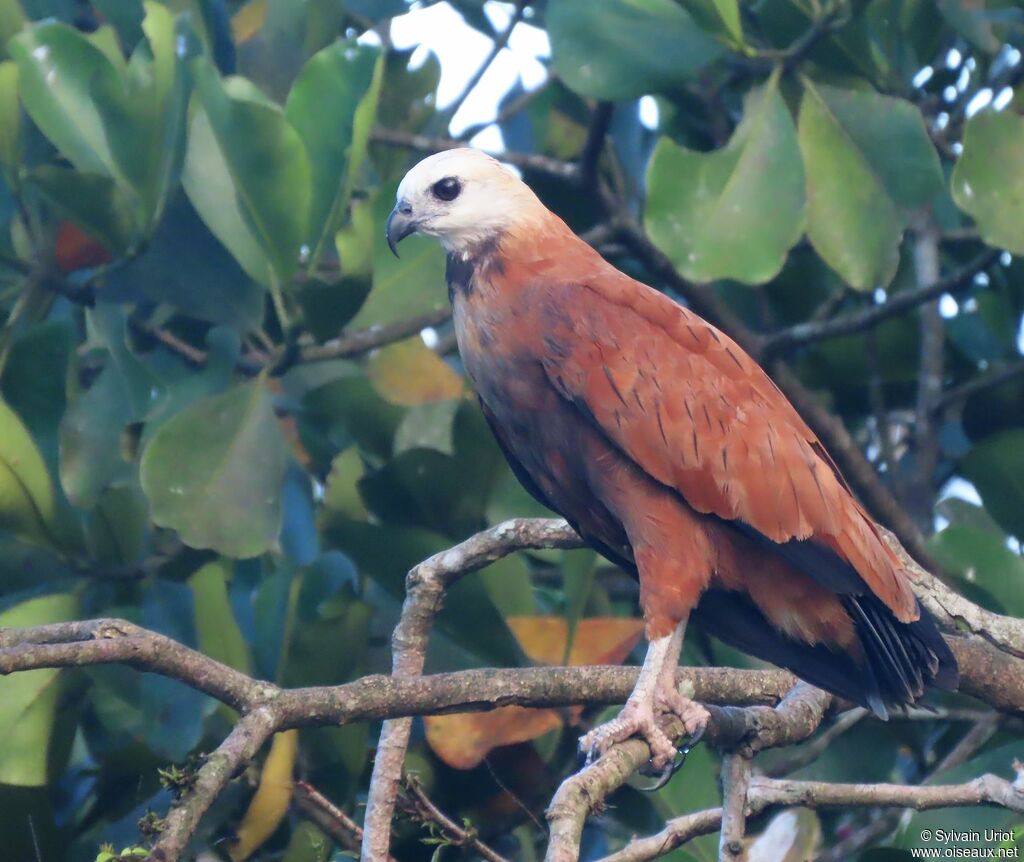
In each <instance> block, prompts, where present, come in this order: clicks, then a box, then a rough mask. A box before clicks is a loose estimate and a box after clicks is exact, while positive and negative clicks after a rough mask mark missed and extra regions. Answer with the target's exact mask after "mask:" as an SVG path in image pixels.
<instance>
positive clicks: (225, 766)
mask: <svg viewBox="0 0 1024 862" xmlns="http://www.w3.org/2000/svg"><path fill="white" fill-rule="evenodd" d="M274 725H275V716H274V713H273V711H272V710H271V709H269V708H267V707H259V708H258V709H256V710H254V711H253V712H250V713H248V714H247V715H244V716H242V718H240V719H239V721H238V723H237V724H236V725H235V726H234V728H233V729H232V731H231V733H229V734H228V736H227V737H226V738H225V740H224V741H223V742H222V743H221V744H220V745H219V746H217V750H216V751H214V752H213V753H212V754H210V755H209V756H208V757H207V758H206V762H205V763H203V765H202V767H201V768H200V769H199V771H198V772H197V773H196V778H195V783H194V784H193V785H192V788H191V789H190V790H189V792H188V793H187V794H185V795H184V796H183V797H182V798H181V800H180V801H179V802H178V803H177V804H176V805H174V806H173V807H172V808H171V810H170V811H169V812H168V814H167V817H166V819H165V820H164V828H163V830H162V831H161V832H160V838H159V840H158V841H157V843H156V844H155V845H154V847H153V849H152V850H151V851H150V853H149V857H148V858H149V859H150V860H152V862H176V860H177V859H178V858H179V857H180V855H181V853H182V851H183V850H184V849H185V846H186V845H187V844H188V841H189V839H190V838H191V837H192V834H193V833H194V832H195V830H196V827H197V826H198V825H199V819H200V818H201V817H202V816H203V814H205V813H206V810H207V809H208V808H209V807H210V805H212V804H213V800H214V799H216V798H217V796H219V795H220V792H221V791H222V790H223V789H224V787H225V786H226V785H227V783H228V781H230V780H231V778H232V777H233V776H234V775H235V774H237V772H238V771H239V770H240V769H241V768H242V767H243V766H244V765H245V764H246V763H248V762H249V761H250V760H252V759H253V758H254V757H255V756H256V752H258V751H259V750H260V747H261V746H262V745H263V743H264V742H266V741H267V740H268V739H269V738H270V736H271V735H272V734H273V732H274Z"/></svg>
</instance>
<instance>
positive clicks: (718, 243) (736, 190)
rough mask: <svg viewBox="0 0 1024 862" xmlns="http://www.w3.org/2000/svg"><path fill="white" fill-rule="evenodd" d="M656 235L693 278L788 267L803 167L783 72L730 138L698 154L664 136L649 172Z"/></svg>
mask: <svg viewBox="0 0 1024 862" xmlns="http://www.w3.org/2000/svg"><path fill="white" fill-rule="evenodd" d="M647 188H648V189H649V192H648V199H647V208H646V210H645V213H644V219H645V224H646V225H647V229H648V231H649V232H650V236H651V239H652V240H653V241H654V243H655V244H656V245H657V246H658V247H659V248H661V250H662V251H664V252H665V253H666V254H667V255H668V256H669V258H671V260H672V262H673V263H674V264H675V266H676V268H677V269H678V270H679V271H680V272H681V273H682V274H683V275H684V276H686V277H687V278H689V279H692V280H694V281H713V280H715V279H720V278H734V279H737V280H739V281H744V282H747V283H750V284H758V283H761V282H765V281H768V280H770V279H771V278H773V277H774V276H775V275H777V274H778V272H779V270H781V269H782V265H783V263H785V260H786V253H787V252H788V251H789V249H790V247H791V246H792V245H793V244H794V243H795V242H796V241H797V240H798V239H799V237H800V235H801V233H802V232H803V223H804V174H803V164H802V162H801V160H800V150H799V147H798V145H797V137H796V129H795V128H794V127H793V121H792V119H791V118H790V115H789V110H788V109H787V108H786V103H785V102H784V101H783V99H782V96H781V95H780V94H779V88H778V76H777V75H774V76H772V78H771V79H770V80H769V81H768V83H767V84H766V85H765V86H764V87H763V88H760V89H758V90H755V91H752V92H751V94H750V95H749V96H748V97H747V100H746V103H745V109H744V112H743V121H742V122H741V123H740V125H739V126H738V127H737V129H736V132H735V134H734V135H733V137H732V139H731V140H730V141H729V144H728V145H727V146H726V147H724V148H723V149H721V150H718V151H716V152H713V153H698V152H693V151H692V150H686V149H684V148H682V147H679V146H677V145H676V144H674V143H673V142H672V141H671V140H669V139H668V138H662V139H661V140H660V141H659V143H658V146H657V148H656V149H655V151H654V157H653V158H652V160H651V166H650V169H649V171H648V178H647Z"/></svg>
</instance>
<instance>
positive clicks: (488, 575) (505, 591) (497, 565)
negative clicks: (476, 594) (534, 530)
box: [476, 554, 537, 617]
mask: <svg viewBox="0 0 1024 862" xmlns="http://www.w3.org/2000/svg"><path fill="white" fill-rule="evenodd" d="M476 577H478V578H480V581H481V582H482V583H483V585H484V589H485V590H487V595H488V596H489V597H490V599H491V601H492V602H493V603H494V606H495V607H496V608H497V609H498V610H499V611H500V612H501V615H502V616H503V617H523V616H531V615H532V614H535V613H536V612H537V605H536V603H535V602H534V599H533V584H532V582H531V581H530V570H529V567H528V566H527V565H526V558H525V557H524V556H523V555H522V554H512V555H510V556H508V557H504V558H503V559H500V560H498V561H497V562H494V563H491V564H490V565H489V566H485V567H484V568H483V569H481V570H480V571H479V572H478V573H477V575H476Z"/></svg>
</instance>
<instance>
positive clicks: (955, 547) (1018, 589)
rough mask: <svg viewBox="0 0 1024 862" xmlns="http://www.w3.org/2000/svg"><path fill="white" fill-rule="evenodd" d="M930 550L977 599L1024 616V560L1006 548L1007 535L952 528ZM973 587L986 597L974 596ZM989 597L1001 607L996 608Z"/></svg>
mask: <svg viewBox="0 0 1024 862" xmlns="http://www.w3.org/2000/svg"><path fill="white" fill-rule="evenodd" d="M928 550H929V552H930V553H931V554H932V555H933V556H934V557H935V559H936V560H937V561H938V563H939V565H940V566H942V568H943V570H944V571H947V572H949V573H951V574H954V575H957V576H958V577H960V578H961V579H962V581H963V582H964V588H965V590H964V591H965V592H966V593H967V594H968V595H970V596H971V597H972V599H973V600H975V601H979V602H980V603H981V604H983V605H988V606H989V607H990V610H994V611H997V612H999V613H1006V614H1010V615H1012V616H1018V617H1019V616H1024V559H1022V558H1021V557H1020V556H1019V555H1018V554H1015V553H1014V552H1013V551H1011V550H1010V549H1009V548H1008V547H1007V546H1006V537H1005V536H994V535H992V534H991V533H989V532H986V531H984V530H981V529H978V528H977V527H970V526H961V525H951V526H949V527H946V529H944V530H943V531H942V532H940V533H936V534H935V535H934V536H933V537H932V538H931V540H930V541H929V543H928ZM973 587H980V588H981V590H983V591H984V594H983V595H980V596H979V595H977V594H975V593H973V592H972V588H973ZM987 597H991V598H992V599H994V600H995V601H996V603H997V605H996V606H995V607H992V606H991V605H992V602H991V601H987V600H986V598H987Z"/></svg>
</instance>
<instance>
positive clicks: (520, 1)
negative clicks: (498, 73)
mask: <svg viewBox="0 0 1024 862" xmlns="http://www.w3.org/2000/svg"><path fill="white" fill-rule="evenodd" d="M525 8H526V3H525V2H524V0H516V8H515V11H514V12H513V13H512V18H511V19H510V20H509V22H508V26H507V27H506V28H505V29H504V30H502V31H501V32H500V33H495V34H494V44H493V45H492V46H491V50H490V52H488V54H487V56H486V57H485V58H484V61H483V62H482V63H481V64H480V65H479V66H478V67H477V70H476V71H475V72H474V73H473V74H472V75H470V76H469V80H468V81H466V83H465V85H464V86H463V88H462V92H461V93H459V94H458V95H457V96H456V97H455V99H454V100H453V101H452V103H451V104H450V105H449V106H448V107H447V108H445V111H444V113H445V117H446V118H447V120H448V122H449V123H450V122H451V121H452V120H453V119H454V118H455V115H456V114H457V113H458V112H459V108H461V107H462V106H463V104H464V103H465V101H466V99H468V98H469V95H470V93H472V92H473V90H475V89H476V86H477V84H479V83H480V81H481V80H482V79H483V77H484V75H486V74H487V70H488V69H490V68H491V63H493V62H494V61H495V60H496V59H497V57H498V55H499V54H500V53H501V52H502V51H503V50H505V47H506V46H507V45H508V40H509V39H510V38H511V37H512V31H513V30H515V29H516V27H517V26H518V24H519V22H520V21H522V20H523V10H524V9H525ZM445 125H447V123H446V124H445Z"/></svg>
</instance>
